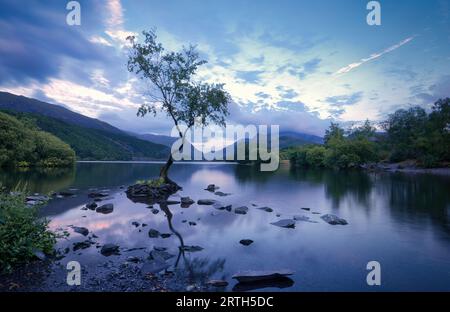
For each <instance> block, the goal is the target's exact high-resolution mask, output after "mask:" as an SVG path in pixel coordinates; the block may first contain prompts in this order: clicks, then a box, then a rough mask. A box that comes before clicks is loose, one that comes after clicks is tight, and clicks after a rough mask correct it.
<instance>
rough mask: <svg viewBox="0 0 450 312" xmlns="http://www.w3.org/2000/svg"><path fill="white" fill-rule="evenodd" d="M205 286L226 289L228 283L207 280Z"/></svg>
mask: <svg viewBox="0 0 450 312" xmlns="http://www.w3.org/2000/svg"><path fill="white" fill-rule="evenodd" d="M206 284H207V285H210V286H214V287H226V286H228V282H227V281H225V280H209V281H208V282H206Z"/></svg>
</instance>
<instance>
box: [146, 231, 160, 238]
mask: <svg viewBox="0 0 450 312" xmlns="http://www.w3.org/2000/svg"><path fill="white" fill-rule="evenodd" d="M160 235H161V233H159V231H158V230H155V229H150V230H148V237H150V238H157V237H159V236H160Z"/></svg>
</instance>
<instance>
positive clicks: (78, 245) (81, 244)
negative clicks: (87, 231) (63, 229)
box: [72, 240, 94, 251]
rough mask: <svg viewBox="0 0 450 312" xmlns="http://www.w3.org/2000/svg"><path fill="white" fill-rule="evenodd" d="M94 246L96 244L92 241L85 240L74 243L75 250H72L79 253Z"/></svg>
mask: <svg viewBox="0 0 450 312" xmlns="http://www.w3.org/2000/svg"><path fill="white" fill-rule="evenodd" d="M93 244H94V242H93V241H90V240H85V241H82V242H76V243H73V248H72V249H73V251H77V250H79V249H86V248H89V247H91V246H92V245H93Z"/></svg>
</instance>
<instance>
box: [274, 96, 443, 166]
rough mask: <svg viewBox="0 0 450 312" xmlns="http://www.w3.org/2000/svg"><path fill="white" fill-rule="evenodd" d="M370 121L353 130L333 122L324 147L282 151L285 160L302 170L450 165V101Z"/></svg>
mask: <svg viewBox="0 0 450 312" xmlns="http://www.w3.org/2000/svg"><path fill="white" fill-rule="evenodd" d="M379 126H380V128H381V129H382V130H384V131H383V132H377V131H376V128H375V127H374V124H373V123H372V122H370V121H369V120H366V121H365V122H364V124H363V125H361V126H358V127H353V128H350V129H347V130H346V129H344V128H342V127H341V126H340V125H339V124H338V123H334V122H332V123H331V125H330V127H329V128H328V129H327V130H326V132H325V137H324V144H323V145H303V146H297V147H291V148H288V149H285V150H283V151H282V155H281V156H282V158H284V159H289V160H290V161H291V164H293V165H295V166H302V167H326V168H352V167H358V166H360V165H362V164H367V163H372V162H381V161H383V162H390V163H396V162H402V161H405V160H414V161H416V163H417V164H418V165H419V166H422V167H426V168H431V167H437V166H448V165H449V162H450V98H445V99H440V100H438V101H437V102H435V103H434V105H433V106H432V109H431V112H430V113H427V112H426V111H425V109H423V108H421V107H418V106H415V107H411V108H409V109H399V110H397V111H396V112H394V113H393V114H390V115H388V118H387V119H386V120H385V121H382V122H381V123H380V124H379Z"/></svg>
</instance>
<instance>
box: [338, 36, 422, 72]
mask: <svg viewBox="0 0 450 312" xmlns="http://www.w3.org/2000/svg"><path fill="white" fill-rule="evenodd" d="M413 39H414V36H411V37H408V38H406V39H404V40H402V41H400V42H399V43H397V44H395V45H393V46H391V47H389V48H387V49H384V50H383V51H381V52H378V53H374V54H372V55H370V56H369V57H367V58H363V59H361V60H359V61H358V62H356V63H351V64H349V65H347V66H344V67H342V68H341V69H339V70H338V71H337V72H335V75H340V74H345V73H348V72H350V71H352V70H353V69H355V68H358V67H359V66H361V65H363V64H364V63H367V62H370V61H373V60H375V59H377V58H379V57H381V56H383V55H384V54H386V53H389V52H392V51H394V50H396V49H398V48H400V47H401V46H402V45H405V44H407V43H408V42H410V41H411V40H413Z"/></svg>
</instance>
